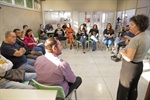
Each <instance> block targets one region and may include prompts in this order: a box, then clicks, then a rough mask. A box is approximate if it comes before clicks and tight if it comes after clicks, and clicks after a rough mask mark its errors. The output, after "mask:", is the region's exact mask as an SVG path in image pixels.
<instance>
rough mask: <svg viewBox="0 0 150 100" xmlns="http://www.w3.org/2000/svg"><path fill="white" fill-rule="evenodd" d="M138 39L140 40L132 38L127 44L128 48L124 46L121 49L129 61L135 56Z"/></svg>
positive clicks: (121, 52)
mask: <svg viewBox="0 0 150 100" xmlns="http://www.w3.org/2000/svg"><path fill="white" fill-rule="evenodd" d="M137 41H139V40H136V39H131V41H130V42H129V44H128V45H127V46H126V48H124V49H122V50H121V51H120V54H121V55H122V57H123V58H124V59H125V60H126V61H128V62H130V61H132V60H133V58H134V56H135V53H136V50H137V47H138V42H137Z"/></svg>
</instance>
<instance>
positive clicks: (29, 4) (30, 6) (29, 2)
mask: <svg viewBox="0 0 150 100" xmlns="http://www.w3.org/2000/svg"><path fill="white" fill-rule="evenodd" d="M26 3H27V7H29V8H33V2H32V0H26Z"/></svg>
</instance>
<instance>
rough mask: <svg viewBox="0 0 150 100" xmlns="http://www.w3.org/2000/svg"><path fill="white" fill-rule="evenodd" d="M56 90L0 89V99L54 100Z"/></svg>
mask: <svg viewBox="0 0 150 100" xmlns="http://www.w3.org/2000/svg"><path fill="white" fill-rule="evenodd" d="M56 94H57V90H32V89H0V100H55V99H56Z"/></svg>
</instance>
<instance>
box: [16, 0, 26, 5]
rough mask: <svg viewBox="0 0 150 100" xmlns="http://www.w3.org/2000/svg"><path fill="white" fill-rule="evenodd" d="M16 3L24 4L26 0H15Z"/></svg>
mask: <svg viewBox="0 0 150 100" xmlns="http://www.w3.org/2000/svg"><path fill="white" fill-rule="evenodd" d="M15 4H16V5H19V6H24V0H15Z"/></svg>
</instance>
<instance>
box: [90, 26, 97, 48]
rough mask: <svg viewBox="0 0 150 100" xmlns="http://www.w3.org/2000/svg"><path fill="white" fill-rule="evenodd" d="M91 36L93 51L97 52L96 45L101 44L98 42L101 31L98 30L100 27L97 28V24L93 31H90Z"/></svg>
mask: <svg viewBox="0 0 150 100" xmlns="http://www.w3.org/2000/svg"><path fill="white" fill-rule="evenodd" d="M89 34H90V36H91V39H92V40H93V49H92V51H95V50H96V43H97V42H99V41H98V35H99V30H98V27H97V25H96V24H94V25H93V28H92V29H90V32H89Z"/></svg>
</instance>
